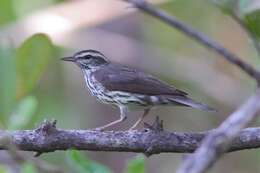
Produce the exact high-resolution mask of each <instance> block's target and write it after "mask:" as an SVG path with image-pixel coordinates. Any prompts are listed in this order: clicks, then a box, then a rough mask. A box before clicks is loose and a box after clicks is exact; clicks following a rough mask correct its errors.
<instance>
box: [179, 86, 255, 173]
mask: <svg viewBox="0 0 260 173" xmlns="http://www.w3.org/2000/svg"><path fill="white" fill-rule="evenodd" d="M259 111H260V90H257V92H256V94H255V95H254V96H252V97H251V98H250V99H249V100H248V101H247V102H246V103H245V104H244V105H242V106H241V107H240V108H238V109H237V110H236V111H235V112H234V113H232V114H231V115H230V116H229V117H228V118H227V119H226V120H225V121H224V122H223V123H222V124H221V125H220V126H219V127H218V128H217V129H216V130H215V131H213V132H211V133H209V135H208V136H207V137H206V138H205V139H204V140H203V142H202V144H201V146H200V147H199V148H198V150H196V151H195V153H194V154H193V155H191V156H190V157H189V158H188V159H186V161H185V162H184V163H183V165H182V166H181V167H180V169H179V170H178V171H177V173H202V172H205V171H206V170H207V169H208V168H209V167H210V166H211V165H212V164H213V163H214V162H215V161H216V160H217V159H218V158H219V157H220V156H221V155H222V154H223V153H224V152H225V151H226V150H227V149H228V148H230V147H229V146H230V144H231V142H232V140H233V139H234V138H235V137H236V136H237V135H238V134H239V132H240V130H241V129H243V128H244V127H245V126H246V125H248V123H249V122H251V121H252V120H253V119H254V118H255V117H256V115H257V113H259Z"/></svg>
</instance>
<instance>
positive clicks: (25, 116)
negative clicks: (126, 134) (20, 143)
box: [0, 0, 260, 173]
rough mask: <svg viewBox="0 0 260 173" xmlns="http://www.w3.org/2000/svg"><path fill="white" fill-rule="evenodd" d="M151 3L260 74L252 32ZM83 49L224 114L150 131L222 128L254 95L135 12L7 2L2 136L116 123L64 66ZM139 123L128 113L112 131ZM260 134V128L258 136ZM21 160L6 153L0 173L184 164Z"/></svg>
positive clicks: (91, 2)
mask: <svg viewBox="0 0 260 173" xmlns="http://www.w3.org/2000/svg"><path fill="white" fill-rule="evenodd" d="M150 2H151V3H154V4H155V5H156V6H158V7H160V8H162V9H163V10H166V11H167V12H169V13H170V14H172V15H174V16H176V17H177V18H178V19H180V20H182V21H184V22H186V23H188V24H189V25H191V26H193V27H194V28H196V29H197V30H199V31H201V32H203V33H205V34H206V35H208V36H210V37H211V38H213V39H215V40H217V41H218V42H220V43H221V44H222V45H224V46H225V47H226V48H227V49H229V50H231V51H232V52H235V53H236V54H237V55H239V56H240V57H244V58H246V59H244V60H245V61H247V62H248V63H250V64H253V65H254V66H255V67H256V68H257V67H258V68H259V67H260V59H259V57H257V52H256V51H255V49H254V47H253V45H252V43H251V41H250V40H249V39H248V37H247V35H246V32H245V31H243V30H242V29H241V27H240V26H239V25H238V24H237V23H236V22H235V21H234V20H232V18H231V17H230V16H228V15H227V14H226V13H225V12H223V11H222V10H220V9H219V8H218V7H216V6H215V5H214V4H212V3H211V2H210V1H209V0H196V1H188V0H170V1H167V0H153V1H150ZM258 5H259V2H258ZM83 49H96V50H99V51H101V52H103V53H104V54H105V55H106V56H107V57H108V58H109V59H110V60H111V61H115V62H118V63H121V64H125V65H129V66H132V67H135V68H138V69H142V70H144V71H146V72H149V73H151V74H153V75H155V76H157V77H160V78H161V79H163V80H164V81H166V82H168V83H170V84H172V85H174V86H176V87H177V88H180V89H182V90H184V91H186V92H188V93H190V95H191V97H192V98H194V99H196V100H198V101H201V102H204V103H207V104H209V105H211V106H212V107H215V108H216V109H218V110H219V112H218V113H208V112H202V111H199V110H195V109H189V108H181V107H163V108H158V109H155V110H153V111H152V112H151V113H150V115H149V116H148V117H147V118H146V119H145V122H148V123H152V122H153V120H154V119H155V116H157V115H159V116H160V118H161V119H163V120H164V122H165V123H164V126H165V129H166V130H169V131H185V132H189V131H192V132H196V131H205V130H209V129H212V128H215V127H217V126H218V125H219V124H220V123H221V122H222V121H223V120H224V119H225V118H226V117H227V116H228V115H229V114H230V113H231V112H232V111H233V110H234V109H235V108H236V107H237V106H239V105H240V104H242V103H243V102H244V101H245V100H246V99H247V98H248V97H249V96H250V95H251V94H252V93H253V92H254V89H255V83H254V82H253V81H252V80H251V79H250V78H249V77H248V76H246V75H245V74H244V73H243V72H241V71H240V70H239V69H238V68H236V67H234V66H233V65H231V64H229V63H228V62H227V61H225V60H224V59H222V58H219V57H218V56H219V55H217V54H215V53H214V52H211V51H209V50H208V49H205V48H204V47H203V46H201V45H200V44H198V43H197V42H195V41H193V40H191V39H189V38H187V37H186V36H184V35H183V34H181V33H180V32H178V31H176V30H174V29H172V28H170V27H169V26H167V25H165V24H164V23H162V22H160V21H158V20H157V19H155V18H153V17H150V16H148V15H145V14H143V13H141V12H138V11H137V10H136V9H135V8H134V7H133V6H132V5H130V4H128V3H125V2H122V1H119V0H45V1H42V0H1V1H0V128H1V129H8V130H19V129H33V128H35V127H37V125H39V124H40V123H41V122H42V121H43V120H44V119H56V120H57V121H58V125H57V126H58V127H59V128H65V129H91V128H95V127H98V126H102V125H104V124H106V123H108V122H111V121H112V120H115V119H117V118H118V117H119V111H118V110H117V109H116V108H113V107H111V106H109V105H104V104H101V103H99V102H98V101H96V99H95V98H94V97H92V96H91V95H90V93H89V92H88V91H87V89H86V86H85V83H84V79H83V75H82V73H81V71H80V70H79V68H78V67H76V66H75V65H73V64H70V63H65V62H62V61H60V58H61V57H63V56H70V55H72V54H74V53H75V52H76V51H80V50H83ZM141 113H142V112H138V111H137V112H130V113H129V116H128V117H129V118H128V119H127V121H125V122H124V123H122V124H120V125H118V126H117V127H115V128H114V130H125V129H127V128H129V127H130V126H131V125H132V124H133V122H134V121H135V120H136V119H137V118H138V116H139V115H140V114H141ZM258 124H259V119H257V120H256V121H255V122H254V123H252V124H251V126H257V125H258ZM141 128H142V126H139V129H141ZM21 153H22V155H24V156H26V158H28V159H24V160H23V161H17V159H16V158H15V157H14V156H12V155H10V153H8V152H4V151H1V152H0V173H7V172H8V173H9V172H24V173H31V172H80V173H83V172H91V170H92V172H98V173H99V172H101V173H102V172H115V173H121V172H129V173H130V172H131V171H132V172H137V173H138V172H140V173H141V172H149V173H156V172H161V173H168V172H169V171H173V170H176V169H177V167H178V165H179V164H180V163H181V162H182V160H183V158H184V156H183V154H177V153H170V154H159V155H153V156H152V157H149V158H145V157H143V156H142V155H138V156H136V155H137V154H134V153H117V152H87V151H86V152H84V151H81V152H76V151H71V152H66V151H56V152H53V153H47V154H43V155H41V156H40V157H39V158H37V159H33V158H32V154H31V153H27V152H21ZM259 161H260V152H259V151H258V150H246V151H240V152H235V153H230V154H227V155H225V156H224V157H223V158H222V159H221V160H220V161H218V162H217V164H216V165H214V167H213V169H212V170H211V171H210V172H212V173H216V172H229V173H255V172H260V166H259V164H258V163H259ZM43 167H44V168H43ZM90 167H91V169H90ZM95 169H97V170H95ZM94 170H95V171H94Z"/></svg>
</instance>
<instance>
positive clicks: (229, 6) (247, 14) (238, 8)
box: [212, 0, 260, 39]
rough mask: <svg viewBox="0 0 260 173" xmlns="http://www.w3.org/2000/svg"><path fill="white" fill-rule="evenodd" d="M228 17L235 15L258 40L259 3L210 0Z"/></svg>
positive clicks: (259, 27)
mask: <svg viewBox="0 0 260 173" xmlns="http://www.w3.org/2000/svg"><path fill="white" fill-rule="evenodd" d="M212 2H213V3H215V4H216V5H217V6H218V7H219V8H220V9H221V10H223V11H224V12H225V13H226V14H229V15H237V16H238V17H240V19H241V21H242V23H244V24H245V26H246V27H247V29H248V31H249V32H251V34H252V35H253V36H255V37H256V38H257V39H259V38H260V5H259V4H260V2H259V1H258V2H257V1H255V0H212Z"/></svg>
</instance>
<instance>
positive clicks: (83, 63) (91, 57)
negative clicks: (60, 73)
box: [62, 49, 109, 70]
mask: <svg viewBox="0 0 260 173" xmlns="http://www.w3.org/2000/svg"><path fill="white" fill-rule="evenodd" d="M62 60H63V61H70V62H74V63H75V64H77V65H78V66H79V67H80V68H81V69H85V70H91V69H95V68H97V67H99V66H101V65H105V64H108V63H109V61H108V59H107V58H106V57H105V55H103V54H102V53H100V52H99V51H96V50H91V49H90V50H83V51H80V52H77V53H75V54H74V55H73V56H71V57H64V58H62Z"/></svg>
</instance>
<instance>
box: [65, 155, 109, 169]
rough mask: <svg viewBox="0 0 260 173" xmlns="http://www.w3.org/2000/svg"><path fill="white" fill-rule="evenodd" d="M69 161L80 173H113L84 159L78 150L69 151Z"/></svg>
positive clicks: (98, 164)
mask: <svg viewBox="0 0 260 173" xmlns="http://www.w3.org/2000/svg"><path fill="white" fill-rule="evenodd" d="M67 161H68V163H69V165H70V167H71V168H72V169H74V170H75V171H76V172H78V173H112V172H111V171H110V169H109V168H107V167H106V166H104V165H101V164H100V163H97V162H95V161H92V160H90V159H88V158H87V157H84V156H83V155H82V154H81V153H80V152H78V151H76V150H70V151H67Z"/></svg>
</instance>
